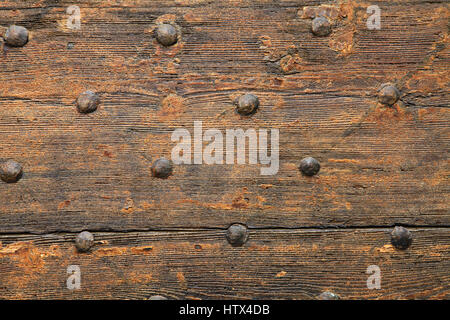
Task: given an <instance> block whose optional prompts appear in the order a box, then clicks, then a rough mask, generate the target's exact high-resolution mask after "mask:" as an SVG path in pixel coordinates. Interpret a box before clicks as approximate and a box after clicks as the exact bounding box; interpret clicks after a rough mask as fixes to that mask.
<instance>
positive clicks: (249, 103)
mask: <svg viewBox="0 0 450 320" xmlns="http://www.w3.org/2000/svg"><path fill="white" fill-rule="evenodd" d="M258 107H259V99H258V97H257V96H255V95H253V94H251V93H246V94H244V95H242V96H240V97H239V99H238V102H237V108H236V110H237V112H238V113H239V114H242V115H250V114H253V113H255V112H256V110H257V109H258Z"/></svg>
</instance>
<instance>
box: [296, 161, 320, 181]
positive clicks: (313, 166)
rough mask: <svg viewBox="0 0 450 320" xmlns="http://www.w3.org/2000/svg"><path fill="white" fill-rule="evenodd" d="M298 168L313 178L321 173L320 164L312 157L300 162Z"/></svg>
mask: <svg viewBox="0 0 450 320" xmlns="http://www.w3.org/2000/svg"><path fill="white" fill-rule="evenodd" d="M298 168H299V169H300V171H301V172H302V173H303V174H304V175H305V176H310V177H311V176H313V175H316V174H317V173H318V172H319V170H320V163H319V161H317V160H316V159H314V158H312V157H307V158H304V159H303V160H302V161H300V165H299V166H298Z"/></svg>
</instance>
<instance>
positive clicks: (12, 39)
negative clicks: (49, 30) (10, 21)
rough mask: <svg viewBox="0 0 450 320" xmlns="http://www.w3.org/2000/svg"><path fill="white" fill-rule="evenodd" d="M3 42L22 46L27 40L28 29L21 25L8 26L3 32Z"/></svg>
mask: <svg viewBox="0 0 450 320" xmlns="http://www.w3.org/2000/svg"><path fill="white" fill-rule="evenodd" d="M4 39H5V43H6V44H7V45H9V46H11V47H23V46H24V45H26V44H27V42H28V30H27V29H26V28H24V27H21V26H15V25H12V26H10V27H9V28H8V29H7V30H6V32H5V36H4Z"/></svg>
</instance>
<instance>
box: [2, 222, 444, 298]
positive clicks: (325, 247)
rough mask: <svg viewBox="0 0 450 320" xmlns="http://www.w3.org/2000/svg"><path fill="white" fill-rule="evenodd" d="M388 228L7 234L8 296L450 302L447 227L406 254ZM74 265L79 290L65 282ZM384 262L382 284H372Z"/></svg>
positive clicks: (420, 238)
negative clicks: (79, 237)
mask: <svg viewBox="0 0 450 320" xmlns="http://www.w3.org/2000/svg"><path fill="white" fill-rule="evenodd" d="M389 232H390V229H370V228H367V229H363V230H254V229H253V230H250V233H249V240H248V242H247V243H245V244H244V246H243V247H231V246H230V245H229V244H228V242H227V241H226V239H225V230H204V231H184V232H139V233H95V240H96V244H95V246H94V247H93V249H92V251H91V252H90V253H83V254H80V253H77V251H76V249H75V247H74V245H73V239H74V237H75V235H73V234H51V235H46V236H33V235H10V236H1V237H0V241H1V243H2V246H1V247H0V274H1V277H0V298H2V299H30V298H39V299H54V298H63V299H82V298H84V299H86V298H89V299H92V298H100V299H146V298H148V297H150V296H152V295H163V296H165V297H167V298H171V299H183V298H184V299H225V298H239V299H253V298H263V299H313V298H316V297H317V296H318V295H319V294H320V293H321V292H323V291H326V290H329V291H332V292H334V293H335V294H338V295H339V296H340V297H341V298H342V299H449V298H450V274H449V272H448V271H449V268H450V259H449V252H450V250H449V236H450V234H449V231H448V229H442V228H413V229H411V232H412V234H413V243H412V245H411V246H410V248H408V249H407V250H405V251H401V250H396V249H394V248H393V247H392V245H391V244H390V235H389ZM69 265H77V266H79V268H80V271H81V288H80V289H79V290H69V289H67V287H66V280H67V278H68V276H69V275H68V274H67V268H68V266H69ZM370 265H377V266H379V268H380V270H381V288H380V289H372V290H369V289H368V288H367V279H368V277H369V276H370V274H366V270H367V268H368V267H369V266H370Z"/></svg>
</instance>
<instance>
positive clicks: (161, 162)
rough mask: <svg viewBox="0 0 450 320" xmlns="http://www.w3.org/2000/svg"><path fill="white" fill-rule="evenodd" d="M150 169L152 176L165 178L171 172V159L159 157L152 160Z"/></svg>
mask: <svg viewBox="0 0 450 320" xmlns="http://www.w3.org/2000/svg"><path fill="white" fill-rule="evenodd" d="M151 170H152V174H153V176H154V177H156V178H162V179H166V178H168V177H169V176H170V175H171V174H172V171H173V165H172V161H170V160H167V159H166V158H159V159H158V160H156V161H155V162H153V164H152V167H151Z"/></svg>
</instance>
